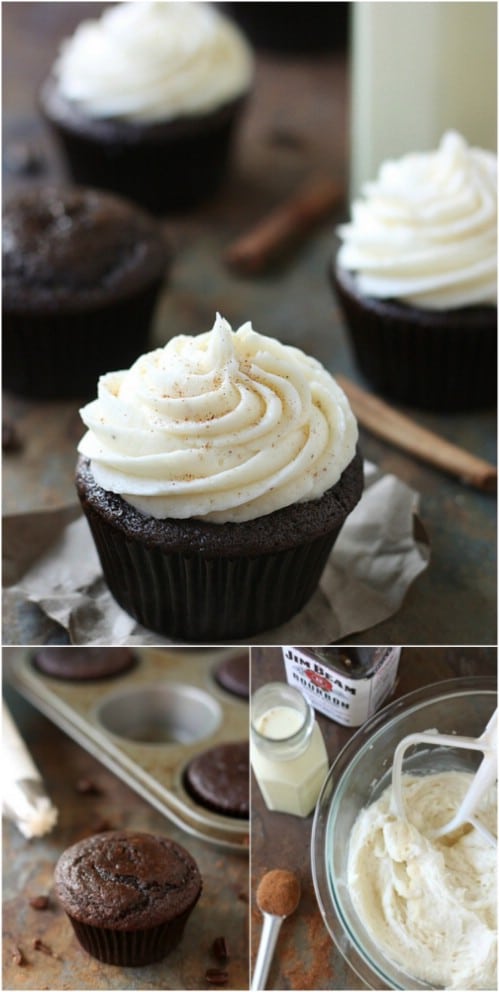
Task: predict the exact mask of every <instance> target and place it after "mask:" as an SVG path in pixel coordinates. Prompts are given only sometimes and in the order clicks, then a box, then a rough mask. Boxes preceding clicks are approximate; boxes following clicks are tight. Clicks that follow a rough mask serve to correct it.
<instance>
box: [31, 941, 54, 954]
mask: <svg viewBox="0 0 499 992" xmlns="http://www.w3.org/2000/svg"><path fill="white" fill-rule="evenodd" d="M33 950H34V951H41V952H42V954H46V955H47V957H49V958H56V957H57V954H55V953H54V951H53V950H52V948H51V947H49V946H48V944H44V942H43V940H40V938H39V937H35V939H34V941H33Z"/></svg>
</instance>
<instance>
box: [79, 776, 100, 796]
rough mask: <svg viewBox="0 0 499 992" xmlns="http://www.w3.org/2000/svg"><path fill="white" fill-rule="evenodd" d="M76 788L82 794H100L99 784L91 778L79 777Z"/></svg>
mask: <svg viewBox="0 0 499 992" xmlns="http://www.w3.org/2000/svg"><path fill="white" fill-rule="evenodd" d="M75 789H76V791H77V792H79V793H80V795H82V796H98V795H100V791H101V790H100V789H99V786H98V785H96V783H95V782H93V781H92V779H90V778H85V777H82V778H79V779H78V781H77V782H76V785H75Z"/></svg>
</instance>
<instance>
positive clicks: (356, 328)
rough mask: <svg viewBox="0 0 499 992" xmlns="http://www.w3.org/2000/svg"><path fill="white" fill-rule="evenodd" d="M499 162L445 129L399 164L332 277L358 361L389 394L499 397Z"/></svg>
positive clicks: (360, 215) (358, 207)
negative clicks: (433, 143) (434, 145)
mask: <svg viewBox="0 0 499 992" xmlns="http://www.w3.org/2000/svg"><path fill="white" fill-rule="evenodd" d="M496 172H497V160H496V157H495V156H494V155H492V153H489V152H485V151H481V150H479V149H473V148H469V147H468V146H467V145H466V143H465V142H464V140H463V139H462V138H461V137H460V136H459V135H457V134H455V133H452V132H449V133H448V134H446V135H444V138H443V139H442V142H441V144H440V147H439V148H438V150H437V151H436V152H432V153H428V154H424V155H423V154H422V155H407V156H405V157H404V158H402V159H400V160H399V161H397V162H387V163H385V165H384V166H383V167H382V168H381V170H380V173H379V176H378V179H377V181H376V182H374V183H371V184H368V185H367V186H366V190H365V197H364V199H363V200H362V201H359V202H357V203H354V205H353V208H352V221H351V223H350V224H347V225H345V226H343V227H341V228H340V230H339V235H340V238H341V239H342V242H343V243H342V246H341V248H340V250H339V253H338V257H337V260H336V264H334V265H333V268H332V270H331V279H332V282H333V285H334V288H335V291H336V294H337V297H338V300H339V303H340V306H341V308H342V310H343V314H344V316H345V320H346V325H347V329H348V331H349V334H350V339H351V344H352V349H353V353H354V357H355V360H356V362H357V365H358V366H359V369H360V370H361V372H362V373H363V374H364V375H365V377H366V379H368V381H369V382H370V383H371V384H372V385H373V386H374V387H375V389H376V390H378V391H379V392H380V393H381V394H383V395H384V396H387V397H389V398H391V399H394V400H396V401H397V402H400V403H407V404H409V405H412V406H416V407H421V408H425V409H429V410H440V411H444V412H452V411H457V410H469V409H477V408H480V407H487V406H494V405H495V403H496V400H497V287H496V278H497V237H496V224H497V177H496Z"/></svg>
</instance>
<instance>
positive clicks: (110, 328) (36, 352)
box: [2, 281, 161, 399]
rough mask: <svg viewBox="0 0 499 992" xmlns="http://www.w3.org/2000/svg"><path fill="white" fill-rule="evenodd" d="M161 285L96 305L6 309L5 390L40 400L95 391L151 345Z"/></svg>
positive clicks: (4, 340)
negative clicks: (99, 382)
mask: <svg viewBox="0 0 499 992" xmlns="http://www.w3.org/2000/svg"><path fill="white" fill-rule="evenodd" d="M160 287H161V282H158V281H155V283H154V284H153V285H150V286H148V287H147V289H144V290H141V291H140V292H137V293H136V294H135V295H134V296H133V297H128V298H122V299H121V300H113V301H112V302H110V303H108V304H102V305H100V306H99V307H96V308H95V309H90V308H89V309H87V310H83V309H81V310H75V311H72V312H71V311H66V312H64V310H63V309H62V308H60V309H59V310H57V311H55V312H48V311H47V312H41V311H37V312H29V311H27V312H26V313H24V314H23V313H20V312H17V311H16V312H9V311H8V310H4V312H3V326H2V339H3V340H2V356H3V385H4V388H5V389H11V390H13V392H16V393H20V394H21V395H23V396H29V397H33V398H36V399H63V398H67V397H81V398H85V397H87V396H94V395H95V390H96V384H97V380H98V378H99V376H100V375H103V374H104V373H106V372H109V370H110V369H120V368H129V366H130V365H131V364H132V363H133V362H134V361H135V360H136V359H137V358H138V357H139V356H140V355H141V354H143V353H144V351H146V350H147V347H148V337H149V329H150V323H151V319H152V315H153V311H154V307H155V304H156V300H157V297H158V293H159V290H160Z"/></svg>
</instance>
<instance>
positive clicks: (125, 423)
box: [78, 315, 358, 523]
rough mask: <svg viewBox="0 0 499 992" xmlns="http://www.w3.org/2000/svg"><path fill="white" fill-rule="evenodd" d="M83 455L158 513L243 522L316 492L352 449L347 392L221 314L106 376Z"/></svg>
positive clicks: (117, 487) (88, 416)
mask: <svg viewBox="0 0 499 992" xmlns="http://www.w3.org/2000/svg"><path fill="white" fill-rule="evenodd" d="M81 416H82V419H83V421H84V423H85V425H86V427H87V428H88V430H87V433H86V434H85V436H84V437H83V439H82V441H81V443H80V445H79V448H78V450H79V452H80V454H81V455H83V456H84V457H86V458H88V459H90V463H91V470H92V474H93V476H94V478H95V480H96V482H97V483H98V485H99V486H101V487H102V488H103V489H105V490H107V491H110V492H113V493H118V494H119V495H121V496H122V497H123V499H124V500H125V501H126V502H128V503H130V504H131V505H132V506H134V507H135V508H136V509H138V510H139V511H141V512H143V513H145V514H148V515H151V516H153V517H156V518H159V519H164V518H167V517H169V518H175V519H186V518H189V517H196V518H202V519H206V520H210V521H213V522H215V523H225V522H228V521H231V522H241V521H245V520H253V519H255V518H256V517H261V516H264V515H266V514H268V513H271V512H273V511H274V510H277V509H281V508H282V507H285V506H290V505H291V504H293V503H296V502H304V501H307V500H313V499H318V498H320V497H321V496H322V495H323V494H324V493H325V492H326V491H327V490H328V489H330V488H331V487H332V486H334V485H335V484H336V483H337V482H338V481H339V479H340V477H341V475H342V473H343V471H344V470H345V469H346V468H347V466H348V465H349V463H350V462H351V461H352V459H353V458H354V456H355V450H356V445H357V440H358V430H357V423H356V420H355V417H354V415H353V413H352V411H351V409H350V406H349V403H348V400H347V398H346V396H345V394H344V393H343V391H342V390H341V389H340V387H339V386H338V385H337V383H336V382H335V380H334V379H333V378H332V376H331V375H330V374H329V372H327V371H326V369H324V367H323V366H322V365H321V364H320V363H319V362H318V361H317V360H316V359H314V358H311V357H309V356H307V355H305V354H304V352H302V351H300V350H299V349H297V348H294V347H292V346H290V345H284V344H282V343H281V342H279V341H278V340H276V339H274V338H270V337H267V336H264V335H262V334H259V333H257V332H256V331H254V330H253V328H252V326H251V323H249V322H248V323H246V324H243V325H242V327H240V328H239V330H237V331H232V329H231V327H230V325H229V324H228V323H227V321H226V320H224V319H223V318H222V317H220V316H219V315H217V318H216V320H215V324H214V326H213V328H212V330H211V331H208V332H206V333H204V334H199V335H197V336H193V337H191V336H187V335H180V336H178V337H175V338H172V339H171V340H170V341H169V342H168V343H167V344H166V345H165V346H164V347H163V348H158V349H156V350H155V351H152V352H149V353H148V354H146V355H143V356H142V357H141V358H139V359H138V360H137V361H136V362H135V363H134V365H132V367H131V368H130V369H129V370H126V371H119V372H111V373H108V374H107V375H104V376H102V377H101V378H100V380H99V385H98V396H97V399H96V400H94V401H93V402H91V403H89V404H88V405H87V406H85V407H84V408H83V409H82V411H81Z"/></svg>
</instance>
